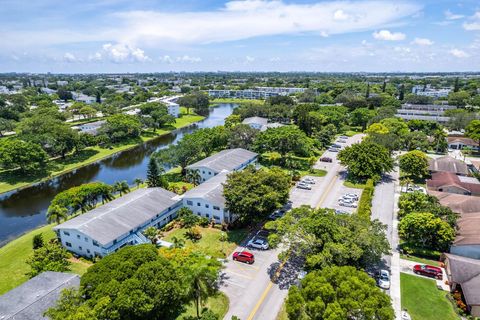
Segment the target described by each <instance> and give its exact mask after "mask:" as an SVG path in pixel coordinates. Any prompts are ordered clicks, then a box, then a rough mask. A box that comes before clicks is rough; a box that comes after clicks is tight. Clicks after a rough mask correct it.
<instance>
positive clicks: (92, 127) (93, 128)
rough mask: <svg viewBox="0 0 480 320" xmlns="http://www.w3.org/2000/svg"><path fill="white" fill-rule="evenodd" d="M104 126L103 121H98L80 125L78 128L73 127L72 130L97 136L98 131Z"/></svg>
mask: <svg viewBox="0 0 480 320" xmlns="http://www.w3.org/2000/svg"><path fill="white" fill-rule="evenodd" d="M104 124H105V121H104V120H100V121H95V122H89V123H84V124H80V125H78V126H73V127H72V129H75V130H78V131H79V132H81V133H88V134H91V135H94V136H96V135H97V134H98V130H99V129H100V127H101V126H102V125H104Z"/></svg>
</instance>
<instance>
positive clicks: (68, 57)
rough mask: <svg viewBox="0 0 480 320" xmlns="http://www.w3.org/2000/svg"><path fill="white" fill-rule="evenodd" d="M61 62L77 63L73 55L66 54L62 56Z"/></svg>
mask: <svg viewBox="0 0 480 320" xmlns="http://www.w3.org/2000/svg"><path fill="white" fill-rule="evenodd" d="M63 61H65V62H77V57H75V55H74V54H72V53H70V52H67V53H65V54H64V55H63Z"/></svg>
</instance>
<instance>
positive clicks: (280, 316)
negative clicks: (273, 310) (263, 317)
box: [276, 302, 288, 320]
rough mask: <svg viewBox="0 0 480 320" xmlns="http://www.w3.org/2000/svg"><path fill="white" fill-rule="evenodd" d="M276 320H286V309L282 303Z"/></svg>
mask: <svg viewBox="0 0 480 320" xmlns="http://www.w3.org/2000/svg"><path fill="white" fill-rule="evenodd" d="M276 320H288V314H287V308H286V306H285V302H283V304H282V308H281V309H280V311H279V312H278V314H277V319H276Z"/></svg>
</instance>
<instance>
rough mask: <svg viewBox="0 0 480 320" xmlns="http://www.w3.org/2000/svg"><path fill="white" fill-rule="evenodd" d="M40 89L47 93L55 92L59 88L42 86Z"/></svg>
mask: <svg viewBox="0 0 480 320" xmlns="http://www.w3.org/2000/svg"><path fill="white" fill-rule="evenodd" d="M40 90H41V91H42V92H43V93H46V94H54V93H56V92H57V90H53V89H50V88H47V87H44V88H40Z"/></svg>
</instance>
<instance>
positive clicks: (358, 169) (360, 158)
mask: <svg viewBox="0 0 480 320" xmlns="http://www.w3.org/2000/svg"><path fill="white" fill-rule="evenodd" d="M338 159H339V160H340V163H341V164H342V165H344V166H345V167H347V169H348V174H349V175H351V176H352V177H353V178H356V179H360V180H366V179H368V178H373V177H379V176H380V175H381V174H383V173H385V172H390V171H391V170H392V169H393V159H392V158H391V157H390V153H389V152H388V150H387V149H386V148H385V147H383V146H380V145H378V144H375V143H371V142H365V141H363V142H361V143H356V144H353V145H351V146H349V147H346V148H345V149H343V150H341V151H340V152H339V153H338Z"/></svg>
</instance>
